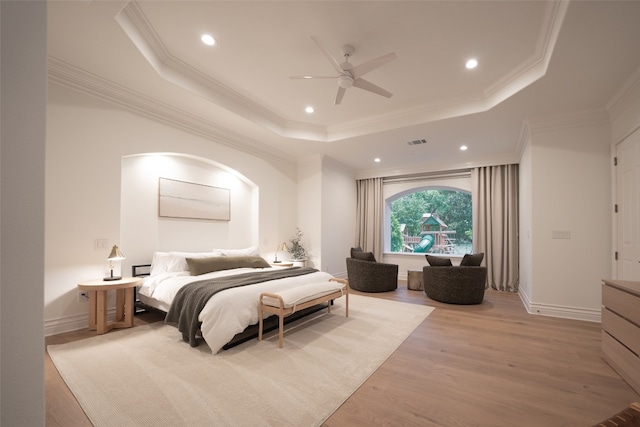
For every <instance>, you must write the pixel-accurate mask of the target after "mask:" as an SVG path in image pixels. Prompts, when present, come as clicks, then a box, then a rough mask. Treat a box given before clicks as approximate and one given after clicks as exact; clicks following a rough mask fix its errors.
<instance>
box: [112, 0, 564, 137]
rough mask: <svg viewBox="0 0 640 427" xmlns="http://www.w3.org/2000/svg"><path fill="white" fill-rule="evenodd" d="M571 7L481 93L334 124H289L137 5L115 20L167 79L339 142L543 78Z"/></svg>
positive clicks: (282, 129) (261, 118)
mask: <svg viewBox="0 0 640 427" xmlns="http://www.w3.org/2000/svg"><path fill="white" fill-rule="evenodd" d="M568 3H569V2H568V1H560V0H558V1H553V2H551V3H550V4H549V6H548V7H547V9H546V12H545V18H544V19H543V23H544V27H543V28H542V30H541V33H540V36H539V39H538V42H537V43H536V48H535V51H534V53H533V55H532V56H531V57H530V58H529V59H527V60H526V61H524V62H523V63H522V65H520V66H519V67H518V68H517V69H515V70H513V71H512V72H510V73H508V74H507V75H506V76H504V77H503V78H502V79H501V80H499V81H498V82H496V83H495V84H493V85H492V86H490V87H489V88H488V89H486V90H485V91H484V92H483V93H477V94H472V95H471V96H469V97H465V98H458V99H455V100H447V101H446V102H441V103H437V104H431V105H420V106H414V107H411V108H406V109H402V110H396V111H393V112H390V113H388V114H380V115H376V116H373V117H369V118H366V119H361V120H353V121H349V122H344V123H341V124H338V125H334V126H324V125H314V124H310V123H303V122H297V121H291V120H287V119H285V118H283V117H281V116H280V115H278V114H276V113H274V112H273V111H271V110H270V109H268V108H266V107H264V106H263V105H260V104H258V103H257V102H254V101H252V100H251V99H249V98H247V97H246V96H244V95H242V94H240V93H238V92H237V91H234V90H233V89H231V88H229V87H227V86H225V85H223V84H221V83H220V82H218V81H216V80H214V79H213V78H211V77H209V76H207V75H206V74H204V73H202V72H200V71H199V70H197V69H196V68H194V67H192V66H190V65H189V64H187V63H185V62H183V61H181V60H180V59H178V58H176V57H175V56H173V55H172V54H171V52H169V51H168V49H167V48H166V47H165V45H164V43H163V42H162V40H161V39H160V37H159V36H158V34H157V32H156V31H155V30H154V29H153V26H152V25H151V23H150V22H149V20H148V19H147V18H146V16H145V15H144V12H143V11H142V9H141V8H140V6H139V5H138V3H137V2H136V1H133V0H132V1H130V2H128V3H127V5H126V6H125V7H124V8H123V9H122V10H121V11H120V12H119V13H118V15H116V17H115V20H116V22H117V23H118V24H119V25H120V27H121V28H122V30H123V31H124V33H125V35H126V36H127V37H129V39H130V40H131V42H132V43H133V44H134V45H135V46H136V48H137V49H138V50H139V52H140V53H141V55H142V56H143V57H144V58H145V60H146V61H147V62H148V63H149V64H150V65H151V67H152V68H153V69H154V70H155V71H156V73H157V74H158V75H159V76H160V77H161V78H163V79H164V80H166V81H168V82H171V83H173V84H176V85H178V86H180V87H182V88H183V89H185V90H188V91H190V92H192V93H195V94H197V95H199V96H201V97H203V98H204V99H207V100H209V101H211V102H213V103H215V104H216V105H218V106H220V107H222V108H224V109H226V110H227V111H230V112H232V113H234V114H237V115H239V116H240V117H243V118H245V119H247V120H249V121H251V122H253V123H256V124H258V125H260V126H263V127H264V128H266V129H268V130H269V131H271V132H273V133H275V134H277V135H280V136H283V137H286V138H296V139H305V140H312V141H320V142H335V141H340V140H343V139H347V138H352V137H358V136H363V135H368V134H372V133H375V132H383V131H388V130H392V129H396V128H398V127H405V126H413V125H419V124H423V123H428V122H433V121H436V120H442V119H447V118H453V117H458V116H464V115H468V114H473V113H479V112H483V111H487V110H488V109H490V108H493V107H495V106H496V105H498V104H499V103H501V102H503V101H504V100H505V99H507V98H509V97H511V96H513V95H514V94H516V93H517V92H519V91H520V90H522V89H524V88H525V87H527V86H529V85H530V84H531V83H533V82H535V81H536V80H538V79H539V78H540V77H542V76H544V74H545V73H546V71H547V66H548V63H549V60H550V58H551V54H552V51H553V48H554V47H555V42H556V40H557V36H558V33H559V31H560V27H561V26H562V22H563V20H564V16H565V13H566V10H567V7H568Z"/></svg>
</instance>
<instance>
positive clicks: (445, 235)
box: [385, 187, 473, 254]
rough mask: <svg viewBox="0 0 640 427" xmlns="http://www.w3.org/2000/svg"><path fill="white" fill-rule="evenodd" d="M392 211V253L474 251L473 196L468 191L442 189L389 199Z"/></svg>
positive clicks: (434, 188) (389, 208) (417, 191)
mask: <svg viewBox="0 0 640 427" xmlns="http://www.w3.org/2000/svg"><path fill="white" fill-rule="evenodd" d="M388 212H389V215H388V218H389V223H388V227H387V233H389V234H388V235H389V237H390V239H389V240H388V242H389V243H390V245H389V246H390V247H389V249H390V251H391V252H402V253H442V254H465V253H471V252H472V243H473V227H472V212H471V193H470V192H468V191H464V190H458V189H452V188H446V189H445V188H441V187H440V188H439V187H423V188H420V189H414V190H412V191H411V192H404V193H401V194H398V195H396V196H394V197H391V198H389V199H388ZM385 234H386V233H385Z"/></svg>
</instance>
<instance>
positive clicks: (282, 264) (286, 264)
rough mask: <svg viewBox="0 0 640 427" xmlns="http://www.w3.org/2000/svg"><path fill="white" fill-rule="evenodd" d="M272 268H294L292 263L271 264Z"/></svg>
mask: <svg viewBox="0 0 640 427" xmlns="http://www.w3.org/2000/svg"><path fill="white" fill-rule="evenodd" d="M269 264H271V266H272V267H293V263H292V262H271V263H269Z"/></svg>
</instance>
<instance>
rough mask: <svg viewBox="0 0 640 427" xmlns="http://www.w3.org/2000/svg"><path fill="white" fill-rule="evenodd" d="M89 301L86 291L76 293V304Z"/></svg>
mask: <svg viewBox="0 0 640 427" xmlns="http://www.w3.org/2000/svg"><path fill="white" fill-rule="evenodd" d="M85 301H89V292H88V291H78V302H85Z"/></svg>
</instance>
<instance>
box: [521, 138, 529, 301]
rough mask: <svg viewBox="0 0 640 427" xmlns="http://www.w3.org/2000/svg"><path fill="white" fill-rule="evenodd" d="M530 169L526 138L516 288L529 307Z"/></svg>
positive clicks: (522, 173) (523, 158)
mask: <svg viewBox="0 0 640 427" xmlns="http://www.w3.org/2000/svg"><path fill="white" fill-rule="evenodd" d="M532 169H533V161H532V159H531V140H530V139H529V138H527V141H526V143H525V145H524V149H523V151H522V158H521V159H520V164H519V168H518V171H519V176H518V182H519V185H520V187H519V189H518V191H519V202H520V203H519V206H518V212H519V214H520V218H519V222H518V223H519V227H520V228H519V231H518V232H519V254H520V260H519V261H520V268H519V271H520V273H519V278H520V285H519V287H518V293H519V294H520V297H521V298H522V299H523V301H525V304H526V305H527V306H529V304H530V301H531V299H532V292H533V289H532V288H531V284H532V283H533V277H532V268H533V266H532V261H531V258H532V253H531V251H532V244H531V229H532V221H533V218H532V209H533V207H532V201H533V195H532V189H531V187H532V183H531V181H532Z"/></svg>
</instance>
